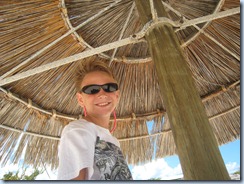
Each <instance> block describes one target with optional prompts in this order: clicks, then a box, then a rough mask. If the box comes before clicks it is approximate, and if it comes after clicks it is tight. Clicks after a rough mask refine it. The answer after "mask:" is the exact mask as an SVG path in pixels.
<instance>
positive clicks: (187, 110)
mask: <svg viewBox="0 0 244 184" xmlns="http://www.w3.org/2000/svg"><path fill="white" fill-rule="evenodd" d="M135 2H136V6H137V10H138V13H139V15H140V18H141V21H142V23H143V24H146V23H147V22H149V21H151V20H152V13H151V8H150V2H149V0H144V1H143V2H142V1H141V0H135ZM154 7H155V9H156V14H157V16H158V17H166V18H167V13H166V11H165V9H164V7H163V4H162V2H161V0H154ZM145 37H146V40H147V42H148V45H149V49H150V53H151V56H152V59H153V61H154V63H155V67H156V71H157V75H158V79H159V86H160V90H161V93H162V96H163V100H164V102H165V107H166V111H167V114H168V117H169V120H170V124H171V128H172V133H173V136H174V141H175V144H176V147H177V152H178V155H179V159H180V162H181V167H182V171H183V174H184V179H185V180H230V177H229V174H228V172H227V169H226V167H225V164H224V161H223V159H222V157H221V154H220V151H219V149H218V144H217V140H216V138H215V136H214V133H213V131H212V128H211V126H210V123H209V121H208V117H207V115H206V112H205V109H204V106H203V103H202V102H201V99H200V96H199V93H198V91H197V89H196V87H195V84H194V80H193V78H192V74H191V72H190V69H189V68H188V66H187V62H186V60H185V58H184V56H183V54H182V50H181V48H180V45H179V42H178V40H177V38H176V35H175V33H174V31H173V28H172V26H171V25H170V24H168V23H165V24H159V25H157V26H155V27H154V28H152V29H150V30H149V31H148V32H147V34H146V35H145Z"/></svg>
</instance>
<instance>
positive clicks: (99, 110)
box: [77, 71, 119, 117]
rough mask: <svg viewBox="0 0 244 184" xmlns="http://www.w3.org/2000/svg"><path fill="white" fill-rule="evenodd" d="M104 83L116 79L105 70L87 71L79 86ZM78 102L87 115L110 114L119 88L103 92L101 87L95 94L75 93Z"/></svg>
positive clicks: (115, 102) (99, 115)
mask: <svg viewBox="0 0 244 184" xmlns="http://www.w3.org/2000/svg"><path fill="white" fill-rule="evenodd" d="M106 83H116V81H115V80H114V79H113V78H112V77H111V76H110V75H109V74H107V73H106V72H102V71H94V72H90V73H88V74H87V75H86V76H85V77H84V79H83V81H82V83H81V88H83V87H84V86H87V85H91V84H97V85H103V84H106ZM77 99H78V103H79V104H80V106H81V107H84V106H85V108H86V110H87V114H88V115H89V116H94V117H101V116H110V114H111V113H112V112H113V110H114V109H115V107H116V105H117V104H118V101H119V90H117V91H114V92H105V91H104V90H103V89H101V90H100V91H99V92H98V93H96V94H86V93H84V92H81V93H77Z"/></svg>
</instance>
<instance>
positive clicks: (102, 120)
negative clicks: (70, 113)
mask: <svg viewBox="0 0 244 184" xmlns="http://www.w3.org/2000/svg"><path fill="white" fill-rule="evenodd" d="M84 119H85V120H87V121H89V122H92V123H94V124H96V125H98V126H100V127H103V128H106V129H109V119H110V117H99V118H98V117H94V116H89V115H87V116H86V117H85V118H84Z"/></svg>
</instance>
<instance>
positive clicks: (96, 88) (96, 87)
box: [83, 86, 100, 94]
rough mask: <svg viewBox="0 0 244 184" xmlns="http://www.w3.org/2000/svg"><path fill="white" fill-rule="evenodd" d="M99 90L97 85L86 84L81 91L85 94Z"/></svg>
mask: <svg viewBox="0 0 244 184" xmlns="http://www.w3.org/2000/svg"><path fill="white" fill-rule="evenodd" d="M99 91H100V87H99V86H88V87H87V88H85V89H83V92H84V93H86V94H96V93H98V92H99Z"/></svg>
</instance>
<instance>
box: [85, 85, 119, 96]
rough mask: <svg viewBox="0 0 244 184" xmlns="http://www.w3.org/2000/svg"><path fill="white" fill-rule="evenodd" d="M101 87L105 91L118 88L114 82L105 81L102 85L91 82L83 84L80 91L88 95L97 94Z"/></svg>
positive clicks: (112, 90)
mask: <svg viewBox="0 0 244 184" xmlns="http://www.w3.org/2000/svg"><path fill="white" fill-rule="evenodd" d="M101 88H102V89H103V90H104V91H105V92H107V93H110V92H114V91H117V90H118V89H119V87H118V84H116V83H107V84H103V85H97V84H91V85H88V86H84V87H83V88H82V89H81V92H83V93H86V94H89V95H91V94H97V93H99V91H100V90H101Z"/></svg>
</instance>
